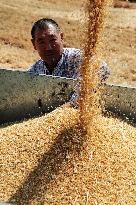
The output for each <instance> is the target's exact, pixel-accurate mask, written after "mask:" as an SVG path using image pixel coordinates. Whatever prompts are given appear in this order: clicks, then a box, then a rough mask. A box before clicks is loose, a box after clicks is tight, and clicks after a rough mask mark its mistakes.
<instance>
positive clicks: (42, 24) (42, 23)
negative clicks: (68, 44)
mask: <svg viewBox="0 0 136 205" xmlns="http://www.w3.org/2000/svg"><path fill="white" fill-rule="evenodd" d="M49 25H52V26H54V28H55V29H56V31H58V32H59V31H60V27H59V25H58V24H57V22H56V21H54V20H53V19H49V18H42V19H39V20H38V21H36V22H35V23H34V24H33V26H32V30H31V36H32V38H33V39H34V37H35V32H36V31H37V30H42V29H45V28H48V26H49Z"/></svg>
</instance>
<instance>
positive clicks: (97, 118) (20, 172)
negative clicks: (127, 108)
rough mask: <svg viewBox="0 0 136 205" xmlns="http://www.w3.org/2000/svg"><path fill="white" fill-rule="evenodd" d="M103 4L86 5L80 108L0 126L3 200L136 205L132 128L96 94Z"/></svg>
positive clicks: (30, 204)
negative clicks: (104, 110) (105, 110)
mask: <svg viewBox="0 0 136 205" xmlns="http://www.w3.org/2000/svg"><path fill="white" fill-rule="evenodd" d="M105 3H106V2H105V1H103V0H101V1H99V0H97V1H96V0H95V1H88V10H87V19H86V20H87V23H88V24H87V30H86V39H87V41H86V42H87V43H86V46H85V48H84V49H85V50H84V51H85V52H84V54H85V62H84V65H83V67H82V69H81V75H82V81H81V100H80V109H79V110H76V109H73V108H57V109H56V110H55V111H53V112H52V113H50V114H48V115H45V116H42V117H39V118H35V119H31V120H28V121H25V122H22V123H18V124H14V125H10V126H7V127H3V128H1V136H0V141H1V142H0V145H1V148H0V164H1V170H0V174H1V176H0V180H1V181H0V200H1V201H9V202H12V203H13V204H18V205H39V204H41V205H51V204H52V205H61V204H66V205H78V204H81V205H94V204H98V205H105V204H107V205H118V204H121V205H124V204H129V205H134V204H136V194H135V193H136V179H135V175H136V139H135V137H136V129H135V127H133V126H131V125H129V124H127V123H126V122H123V121H121V120H119V119H117V118H112V117H104V116H103V115H102V114H101V112H99V109H98V96H97V94H96V95H94V89H96V85H97V82H98V79H97V75H96V73H97V69H98V66H97V64H98V63H97V62H96V60H95V59H96V53H97V47H96V46H97V45H98V40H99V38H98V37H99V32H100V30H101V26H102V21H103V13H102V12H103V10H102V9H103V8H105ZM93 19H94V21H93V22H92V20H93ZM92 23H93V24H92ZM89 58H90V59H91V60H89ZM91 62H92V63H91ZM90 76H91V77H90ZM95 76H96V77H95ZM90 80H91V81H90ZM79 119H80V123H79ZM81 123H82V126H81ZM81 128H82V129H83V128H84V129H83V130H80V129H81Z"/></svg>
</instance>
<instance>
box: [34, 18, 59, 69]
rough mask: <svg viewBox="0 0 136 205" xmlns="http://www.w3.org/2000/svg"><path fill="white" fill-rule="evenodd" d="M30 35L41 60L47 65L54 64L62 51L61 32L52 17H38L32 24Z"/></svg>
mask: <svg viewBox="0 0 136 205" xmlns="http://www.w3.org/2000/svg"><path fill="white" fill-rule="evenodd" d="M31 36H32V43H33V46H34V49H35V50H37V51H38V53H39V55H40V57H41V58H42V60H44V61H45V63H46V64H47V65H48V66H49V67H52V66H54V65H56V63H57V62H58V61H59V59H60V57H61V54H62V52H63V33H61V31H60V28H59V26H58V24H57V23H56V22H55V21H54V20H52V19H45V18H43V19H40V20H38V21H37V22H35V23H34V24H33V27H32V30H31Z"/></svg>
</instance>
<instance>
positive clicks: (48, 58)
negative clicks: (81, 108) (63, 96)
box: [29, 18, 109, 106]
mask: <svg viewBox="0 0 136 205" xmlns="http://www.w3.org/2000/svg"><path fill="white" fill-rule="evenodd" d="M31 36H32V40H31V41H32V44H33V46H34V49H35V50H37V52H38V54H39V56H40V58H41V59H40V60H38V61H37V62H36V63H35V64H34V65H32V66H31V68H30V69H29V73H34V74H45V75H53V76H60V77H67V78H73V79H75V78H78V76H79V68H80V66H81V64H82V54H81V51H80V49H76V48H64V47H63V33H62V32H61V30H60V27H59V25H58V24H57V23H56V22H55V21H54V20H52V19H47V18H43V19H40V20H38V21H37V22H35V23H34V24H33V27H32V30H31ZM101 71H102V72H101V73H102V75H101V79H102V80H103V79H104V80H105V79H106V78H107V76H108V75H109V71H108V70H107V67H106V66H102V67H101ZM77 98H78V92H75V93H74V94H73V96H72V97H71V99H70V101H69V103H70V105H71V106H75V105H76V101H77Z"/></svg>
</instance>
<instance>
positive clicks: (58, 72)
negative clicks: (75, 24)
mask: <svg viewBox="0 0 136 205" xmlns="http://www.w3.org/2000/svg"><path fill="white" fill-rule="evenodd" d="M82 61H83V57H82V54H81V51H80V49H76V48H64V49H63V53H62V56H61V59H60V60H59V62H58V63H57V65H56V67H54V69H53V72H52V73H50V72H49V70H48V69H47V67H46V65H45V63H44V61H43V60H42V59H40V60H38V61H37V62H36V63H35V64H33V65H32V66H31V67H30V68H29V70H28V72H29V73H31V74H45V75H53V76H60V77H66V78H73V79H76V78H78V76H79V69H80V66H81V64H82ZM99 76H100V78H101V80H102V81H105V80H106V79H107V78H108V76H109V69H108V67H107V64H105V63H104V64H102V66H101V67H100V71H99ZM75 90H76V91H75V93H74V94H73V95H72V97H71V99H70V103H71V105H73V106H75V105H76V102H77V98H78V96H79V86H76V89H75Z"/></svg>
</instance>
